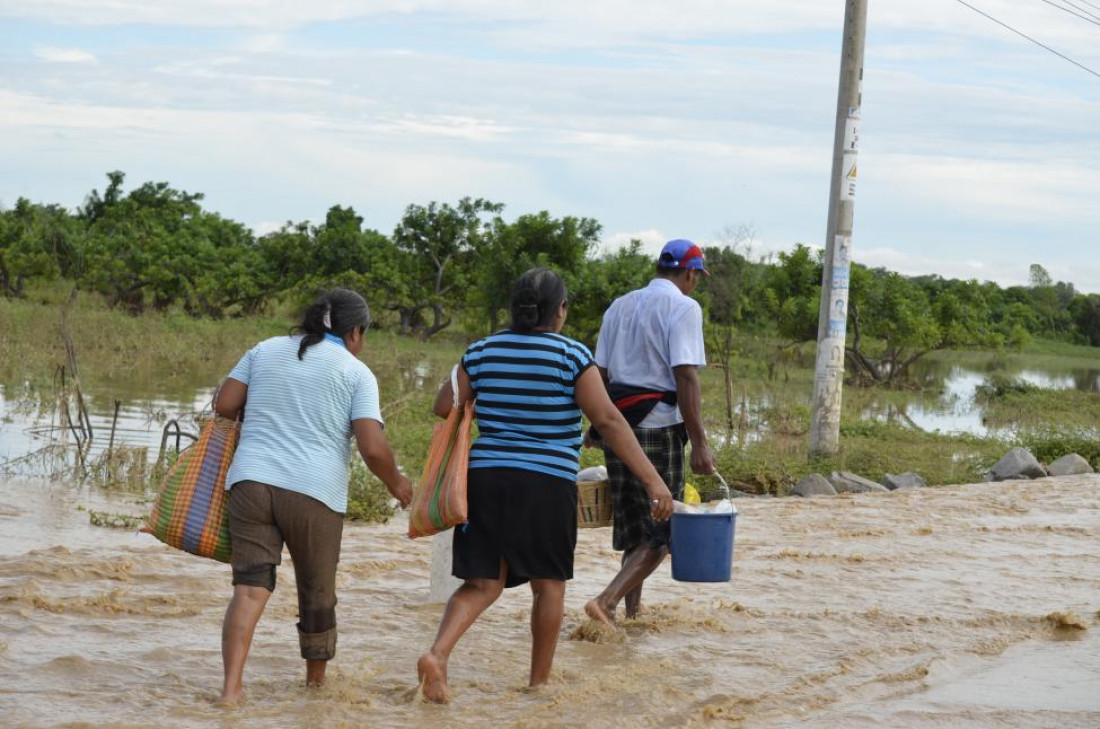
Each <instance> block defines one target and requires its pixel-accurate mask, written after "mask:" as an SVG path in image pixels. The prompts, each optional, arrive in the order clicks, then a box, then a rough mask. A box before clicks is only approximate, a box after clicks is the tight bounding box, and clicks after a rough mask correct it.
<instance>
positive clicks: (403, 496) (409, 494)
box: [386, 474, 413, 509]
mask: <svg viewBox="0 0 1100 729" xmlns="http://www.w3.org/2000/svg"><path fill="white" fill-rule="evenodd" d="M386 489H387V490H388V491H389V492H390V496H393V498H395V499H397V500H398V502H400V503H401V508H402V509H407V508H408V507H409V502H411V501H412V498H413V486H412V481H410V480H409V477H408V476H406V475H405V474H401V477H400V478H399V479H398V480H397V483H395V484H394V485H393V486H392V487H390V486H387V487H386Z"/></svg>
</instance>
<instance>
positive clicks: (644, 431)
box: [603, 423, 687, 551]
mask: <svg viewBox="0 0 1100 729" xmlns="http://www.w3.org/2000/svg"><path fill="white" fill-rule="evenodd" d="M632 430H633V431H634V437H635V438H637V439H638V443H639V444H640V445H641V446H642V450H643V451H644V452H645V454H646V456H647V457H648V458H649V461H650V463H652V464H653V467H654V468H656V469H657V473H658V474H659V475H660V476H661V478H662V479H663V480H664V482H665V483H666V484H667V485H668V490H669V491H671V492H672V498H673V499H676V500H678V501H683V499H684V475H685V474H684V446H685V445H686V444H687V438H686V437H685V431H684V426H683V424H682V423H681V424H679V425H670V426H668V427H667V428H632ZM603 454H604V461H605V462H606V463H607V478H608V480H609V481H610V482H611V507H612V513H613V514H614V517H615V525H614V527H613V529H612V536H611V544H612V546H613V547H614V548H615V549H617V550H619V551H625V550H628V549H633V548H634V547H637V546H638V545H640V544H645V545H647V546H649V547H653V548H654V549H657V548H660V547H665V546H668V541H669V529H670V527H669V523H668V522H667V521H665V522H655V521H653V517H652V516H651V511H652V509H651V507H650V502H649V494H647V493H646V491H645V486H643V485H642V482H641V481H639V480H638V479H637V478H635V477H634V474H633V473H631V471H630V469H629V468H627V467H626V464H625V463H623V462H622V461H621V460H619V457H618V456H616V455H615V453H614V452H613V451H612V450H611V449H610V448H608V447H606V446H605V447H604V450H603Z"/></svg>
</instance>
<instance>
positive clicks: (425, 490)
mask: <svg viewBox="0 0 1100 729" xmlns="http://www.w3.org/2000/svg"><path fill="white" fill-rule="evenodd" d="M451 386H452V388H453V389H454V392H455V393H457V392H458V381H457V378H456V376H455V372H452V373H451ZM457 399H458V396H457V394H456V396H455V400H456V401H457ZM473 422H474V404H473V403H472V402H468V403H466V405H465V406H464V407H461V408H460V407H458V404H457V402H456V403H455V407H453V408H451V412H450V414H449V415H448V416H447V419H446V420H445V421H443V422H442V423H439V424H438V425H436V426H435V430H434V431H433V432H432V445H431V448H430V449H429V451H428V459H427V460H426V461H425V462H424V473H423V475H421V477H420V485H419V486H417V488H416V491H414V492H413V498H412V503H411V504H409V536H410V537H428V536H431V535H432V534H438V533H439V532H441V531H444V530H446V529H450V528H451V527H453V526H456V525H458V524H465V523H466V515H467V510H466V467H467V466H468V465H469V463H470V429H471V427H472V426H473Z"/></svg>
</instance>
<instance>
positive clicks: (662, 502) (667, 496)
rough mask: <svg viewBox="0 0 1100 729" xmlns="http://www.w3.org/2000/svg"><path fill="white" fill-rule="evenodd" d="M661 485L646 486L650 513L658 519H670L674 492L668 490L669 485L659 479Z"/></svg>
mask: <svg viewBox="0 0 1100 729" xmlns="http://www.w3.org/2000/svg"><path fill="white" fill-rule="evenodd" d="M657 483H659V484H660V487H657V486H656V485H653V486H649V485H647V486H646V488H645V492H646V493H647V494H648V495H649V505H650V507H651V508H650V514H652V515H653V518H654V519H656V520H657V521H668V519H669V518H670V517H671V516H672V492H671V491H669V490H668V486H666V485H665V484H664V483H662V482H660V481H658V482H657Z"/></svg>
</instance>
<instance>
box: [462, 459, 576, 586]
mask: <svg viewBox="0 0 1100 729" xmlns="http://www.w3.org/2000/svg"><path fill="white" fill-rule="evenodd" d="M466 500H467V504H468V507H469V511H468V514H469V521H468V522H467V523H466V524H464V525H462V526H458V527H455V534H454V562H453V568H452V574H453V575H454V576H455V577H458V578H459V579H463V580H465V579H472V578H486V579H493V580H495V579H497V578H498V577H500V563H501V561H503V562H504V563H505V564H506V565H507V568H508V569H507V573H506V576H505V581H504V586H505V587H516V586H517V585H522V584H523V583H525V582H527V581H528V580H571V579H573V551H574V549H576V546H577V484H576V483H573V482H572V481H567V480H565V479H563V478H558V477H556V476H550V475H547V474H544V473H539V472H537V471H527V470H523V469H519V468H471V469H470V470H469V472H468V480H467V491H466Z"/></svg>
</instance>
